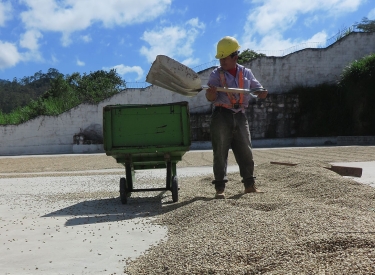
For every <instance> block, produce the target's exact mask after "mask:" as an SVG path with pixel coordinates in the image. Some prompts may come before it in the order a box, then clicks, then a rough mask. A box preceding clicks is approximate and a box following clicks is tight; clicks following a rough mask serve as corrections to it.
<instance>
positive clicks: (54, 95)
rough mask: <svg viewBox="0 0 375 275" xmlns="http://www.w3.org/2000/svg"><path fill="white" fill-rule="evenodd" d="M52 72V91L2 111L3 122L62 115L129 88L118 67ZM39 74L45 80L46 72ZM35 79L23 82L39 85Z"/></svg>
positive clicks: (20, 121) (25, 79)
mask: <svg viewBox="0 0 375 275" xmlns="http://www.w3.org/2000/svg"><path fill="white" fill-rule="evenodd" d="M48 74H49V81H50V82H49V85H48V90H47V91H46V92H44V93H43V94H41V95H40V96H39V97H37V98H36V99H31V100H29V102H28V104H27V105H25V106H19V107H17V108H16V109H14V110H13V111H12V112H10V113H8V114H4V113H3V112H2V111H0V124H19V123H23V122H25V121H27V120H30V119H33V118H35V117H38V116H41V115H52V116H53V115H59V114H61V113H63V112H65V111H67V110H69V109H71V108H73V107H75V106H77V105H79V104H81V103H90V104H97V103H99V102H100V101H102V100H103V99H105V98H108V97H110V96H112V95H114V94H116V93H118V92H120V91H121V90H122V89H124V88H125V81H124V80H123V79H122V78H121V77H120V76H119V75H118V74H117V73H116V71H115V70H111V71H109V72H107V71H103V70H99V71H96V72H91V73H90V74H83V75H82V76H81V75H80V74H79V73H73V74H72V75H67V76H64V75H62V74H60V73H58V71H57V70H54V69H50V70H49V71H48ZM34 76H35V75H34ZM36 76H37V77H38V79H42V78H43V76H44V74H42V73H41V72H38V73H37V74H36ZM35 79H36V78H35V77H34V78H32V79H30V78H23V80H22V83H24V85H35V83H34V82H35V81H36V80H35ZM16 83H17V85H21V84H19V83H18V82H17V81H16Z"/></svg>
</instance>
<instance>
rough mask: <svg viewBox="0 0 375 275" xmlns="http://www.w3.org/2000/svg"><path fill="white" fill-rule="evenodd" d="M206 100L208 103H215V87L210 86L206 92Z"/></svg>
mask: <svg viewBox="0 0 375 275" xmlns="http://www.w3.org/2000/svg"><path fill="white" fill-rule="evenodd" d="M206 98H207V100H208V101H211V102H212V101H215V99H216V98H217V90H216V87H214V86H210V87H209V88H208V89H207V90H206Z"/></svg>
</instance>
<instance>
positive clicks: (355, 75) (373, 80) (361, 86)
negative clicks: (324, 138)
mask: <svg viewBox="0 0 375 275" xmlns="http://www.w3.org/2000/svg"><path fill="white" fill-rule="evenodd" d="M338 86H339V88H340V91H341V94H342V97H343V99H344V102H345V105H344V110H345V114H344V116H345V120H346V121H347V127H346V128H345V134H350V135H374V134H375V112H374V111H373V103H374V102H375V54H372V55H369V56H366V57H363V58H361V59H360V60H356V61H354V62H352V63H351V64H350V65H349V66H347V67H346V68H345V69H344V70H343V73H342V75H341V77H340V81H339V83H338Z"/></svg>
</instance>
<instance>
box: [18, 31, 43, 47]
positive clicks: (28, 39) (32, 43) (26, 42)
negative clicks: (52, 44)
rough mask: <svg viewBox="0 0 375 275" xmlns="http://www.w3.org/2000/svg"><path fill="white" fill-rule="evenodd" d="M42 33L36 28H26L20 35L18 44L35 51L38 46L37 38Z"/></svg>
mask: <svg viewBox="0 0 375 275" xmlns="http://www.w3.org/2000/svg"><path fill="white" fill-rule="evenodd" d="M42 37H43V35H42V34H41V33H40V31H38V30H28V31H27V32H26V33H24V34H22V35H21V40H20V45H21V47H23V48H26V49H29V50H31V51H37V50H38V48H39V44H38V40H39V38H42Z"/></svg>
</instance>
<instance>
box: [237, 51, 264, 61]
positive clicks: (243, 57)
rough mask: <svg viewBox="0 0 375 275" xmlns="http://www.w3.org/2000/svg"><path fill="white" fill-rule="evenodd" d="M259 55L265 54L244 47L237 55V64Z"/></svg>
mask: <svg viewBox="0 0 375 275" xmlns="http://www.w3.org/2000/svg"><path fill="white" fill-rule="evenodd" d="M260 56H266V55H265V54H264V53H257V52H255V51H253V50H250V49H246V50H244V51H243V52H241V53H240V54H239V55H238V64H245V63H247V62H249V61H251V60H254V59H256V58H258V57H260Z"/></svg>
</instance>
